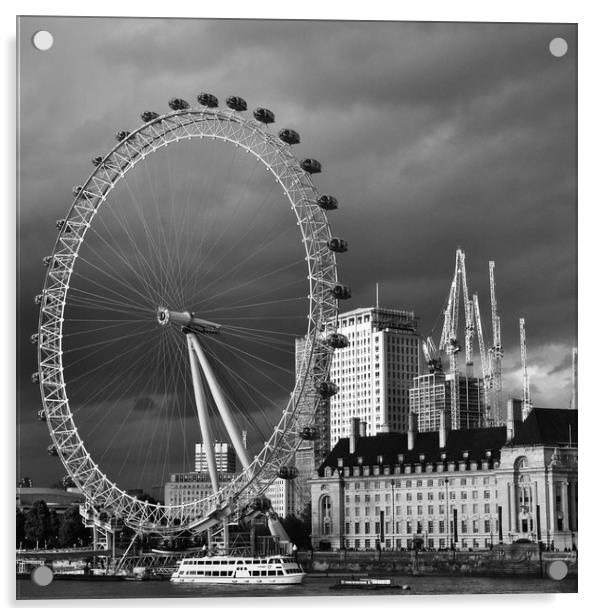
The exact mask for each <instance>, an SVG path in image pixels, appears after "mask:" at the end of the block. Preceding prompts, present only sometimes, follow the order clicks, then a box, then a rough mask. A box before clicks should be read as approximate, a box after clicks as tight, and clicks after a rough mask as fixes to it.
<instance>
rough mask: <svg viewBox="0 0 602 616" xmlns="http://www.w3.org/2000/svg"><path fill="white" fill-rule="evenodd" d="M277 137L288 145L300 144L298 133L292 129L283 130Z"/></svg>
mask: <svg viewBox="0 0 602 616" xmlns="http://www.w3.org/2000/svg"><path fill="white" fill-rule="evenodd" d="M278 137H280V139H281V140H282V141H284V143H288V144H289V145H295V144H297V143H301V137H300V136H299V133H298V132H297V131H296V130H293V129H292V128H283V129H282V130H281V131H280V132H279V133H278Z"/></svg>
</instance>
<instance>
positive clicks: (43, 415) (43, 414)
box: [36, 409, 46, 421]
mask: <svg viewBox="0 0 602 616" xmlns="http://www.w3.org/2000/svg"><path fill="white" fill-rule="evenodd" d="M36 415H37V416H38V421H46V411H45V410H44V409H40V410H39V411H38V412H37V413H36Z"/></svg>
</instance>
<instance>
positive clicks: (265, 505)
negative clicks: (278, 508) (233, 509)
mask: <svg viewBox="0 0 602 616" xmlns="http://www.w3.org/2000/svg"><path fill="white" fill-rule="evenodd" d="M271 506H272V502H271V501H270V499H269V498H268V497H267V496H258V497H257V498H254V499H253V500H252V501H251V509H253V511H261V512H262V513H265V512H266V511H269V509H270V507H271Z"/></svg>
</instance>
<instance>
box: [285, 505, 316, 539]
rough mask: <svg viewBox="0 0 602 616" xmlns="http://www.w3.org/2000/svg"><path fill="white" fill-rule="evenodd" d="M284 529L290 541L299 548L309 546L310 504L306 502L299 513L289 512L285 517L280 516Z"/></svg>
mask: <svg viewBox="0 0 602 616" xmlns="http://www.w3.org/2000/svg"><path fill="white" fill-rule="evenodd" d="M280 521H281V522H282V525H283V526H284V530H286V532H287V534H288V537H289V539H290V540H291V543H294V544H295V545H296V546H297V548H298V549H300V550H309V549H310V548H311V504H310V503H308V504H307V505H306V506H305V508H304V509H303V511H302V512H301V513H300V514H299V515H294V514H292V513H289V515H287V516H286V517H285V518H280Z"/></svg>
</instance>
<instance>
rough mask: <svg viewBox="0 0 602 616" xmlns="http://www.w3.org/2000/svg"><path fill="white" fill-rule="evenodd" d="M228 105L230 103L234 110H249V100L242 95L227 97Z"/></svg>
mask: <svg viewBox="0 0 602 616" xmlns="http://www.w3.org/2000/svg"><path fill="white" fill-rule="evenodd" d="M226 105H228V107H230V109H234V111H246V110H247V101H246V100H245V99H244V98H241V97H240V96H228V98H227V99H226Z"/></svg>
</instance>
